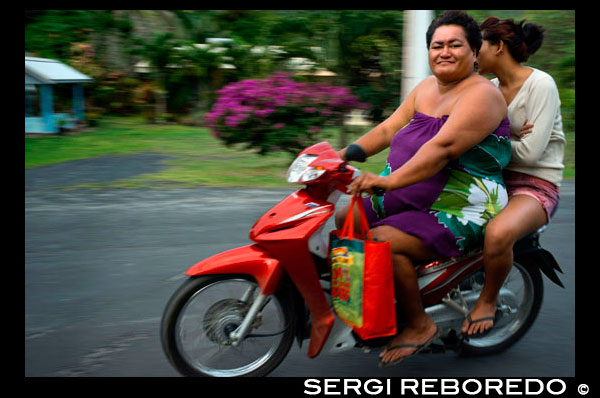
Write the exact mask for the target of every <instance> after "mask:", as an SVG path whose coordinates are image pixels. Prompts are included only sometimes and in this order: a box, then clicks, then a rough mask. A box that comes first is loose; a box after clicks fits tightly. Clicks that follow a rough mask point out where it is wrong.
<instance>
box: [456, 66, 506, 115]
mask: <svg viewBox="0 0 600 398" xmlns="http://www.w3.org/2000/svg"><path fill="white" fill-rule="evenodd" d="M469 80H470V81H469V82H468V84H466V85H465V87H464V89H463V92H462V95H461V96H460V97H461V102H462V103H463V104H464V105H467V106H471V105H477V107H479V108H483V109H485V108H487V107H489V109H490V110H491V111H495V112H497V113H499V114H501V115H502V116H503V117H504V116H505V115H506V113H507V106H506V101H505V100H504V97H503V96H502V93H501V92H500V90H499V89H498V87H496V86H495V85H494V83H492V82H491V81H489V80H488V79H486V78H485V77H483V76H480V75H476V76H472V77H471V78H470V79H469Z"/></svg>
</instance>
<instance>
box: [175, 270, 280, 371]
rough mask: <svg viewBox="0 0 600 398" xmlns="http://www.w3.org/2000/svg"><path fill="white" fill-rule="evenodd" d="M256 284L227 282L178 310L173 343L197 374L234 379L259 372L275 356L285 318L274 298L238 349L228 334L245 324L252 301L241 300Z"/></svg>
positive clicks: (202, 292) (203, 291)
mask: <svg viewBox="0 0 600 398" xmlns="http://www.w3.org/2000/svg"><path fill="white" fill-rule="evenodd" d="M253 288H256V284H255V283H253V282H250V281H248V280H245V279H226V280H221V281H216V282H214V283H211V284H208V285H206V286H204V287H203V288H202V289H200V290H198V291H197V292H196V293H194V295H192V296H191V297H190V298H189V300H188V301H187V302H186V304H185V305H184V307H183V308H182V310H181V312H180V313H179V316H178V317H177V322H176V324H175V342H176V345H177V349H178V351H179V352H180V353H181V356H182V357H183V358H184V360H185V361H186V362H187V364H188V365H189V366H191V367H192V368H194V369H195V370H196V371H199V372H201V373H204V374H206V375H209V376H216V377H235V376H243V375H246V374H249V373H251V372H253V371H255V370H257V369H259V368H260V367H261V366H263V365H264V364H265V363H266V362H267V361H268V360H269V359H270V358H271V357H273V355H274V354H275V352H276V351H277V348H278V347H279V345H280V343H281V340H282V339H283V331H284V329H285V316H284V313H283V310H282V307H281V304H280V303H279V301H278V300H277V298H276V297H275V296H271V299H270V300H269V301H268V302H267V304H266V305H265V306H264V308H263V309H262V310H261V311H260V313H259V314H258V315H257V317H256V320H255V321H254V322H253V324H252V326H251V330H250V332H249V335H248V336H247V337H246V338H245V339H244V340H243V341H241V342H240V343H239V345H237V346H233V345H232V344H231V340H230V339H229V333H231V332H232V331H233V330H235V329H236V328H237V327H238V326H239V325H240V324H241V322H242V320H243V319H244V316H245V314H246V311H247V310H248V308H249V306H250V305H251V303H252V301H253V299H254V297H251V298H250V299H249V300H248V301H249V302H244V301H242V300H241V298H242V297H244V295H245V293H246V292H248V291H250V290H258V289H253Z"/></svg>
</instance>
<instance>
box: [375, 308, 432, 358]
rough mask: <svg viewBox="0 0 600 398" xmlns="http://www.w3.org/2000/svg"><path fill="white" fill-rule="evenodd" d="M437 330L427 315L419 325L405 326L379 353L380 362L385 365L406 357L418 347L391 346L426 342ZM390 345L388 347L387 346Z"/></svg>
mask: <svg viewBox="0 0 600 398" xmlns="http://www.w3.org/2000/svg"><path fill="white" fill-rule="evenodd" d="M436 331H437V326H436V324H435V322H433V320H432V319H431V318H429V317H427V318H426V320H424V322H422V323H421V324H420V325H418V326H413V327H409V326H406V327H405V328H404V329H403V330H402V333H400V334H399V335H397V336H396V337H394V338H393V339H392V341H391V342H390V343H389V344H388V346H387V347H386V348H385V349H384V350H383V352H382V353H381V354H380V355H379V357H380V359H381V362H382V363H383V364H384V365H385V364H388V363H391V362H394V361H396V360H398V359H400V358H406V357H409V356H411V355H412V354H414V353H415V351H417V350H418V349H419V348H418V347H402V348H392V347H394V346H396V345H400V344H415V345H421V344H425V343H427V342H428V341H429V340H430V339H431V338H432V337H433V336H434V335H435V334H436ZM388 347H390V348H388Z"/></svg>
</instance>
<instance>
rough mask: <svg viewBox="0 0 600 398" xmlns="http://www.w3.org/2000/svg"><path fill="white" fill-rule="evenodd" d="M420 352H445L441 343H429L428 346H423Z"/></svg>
mask: <svg viewBox="0 0 600 398" xmlns="http://www.w3.org/2000/svg"><path fill="white" fill-rule="evenodd" d="M421 352H423V353H431V354H443V353H444V352H446V347H445V346H444V345H443V344H436V343H433V344H430V345H429V347H427V348H424V349H423V350H422V351H421Z"/></svg>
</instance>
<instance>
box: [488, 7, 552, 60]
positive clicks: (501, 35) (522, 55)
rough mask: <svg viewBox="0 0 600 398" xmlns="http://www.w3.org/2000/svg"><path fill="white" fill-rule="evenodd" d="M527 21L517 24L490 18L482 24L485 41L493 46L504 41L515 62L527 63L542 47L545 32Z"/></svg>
mask: <svg viewBox="0 0 600 398" xmlns="http://www.w3.org/2000/svg"><path fill="white" fill-rule="evenodd" d="M526 21H527V20H525V19H523V20H522V21H521V22H519V23H515V22H514V20H513V19H512V18H507V19H499V18H497V17H489V18H488V19H486V20H485V21H483V23H482V24H481V30H482V31H483V39H484V40H487V41H489V42H490V43H492V44H499V43H500V41H503V42H504V44H505V45H506V47H507V48H508V51H509V52H510V55H512V57H513V58H514V59H515V61H517V62H519V63H521V62H525V61H527V59H529V56H530V55H532V54H533V53H535V52H536V51H537V50H538V49H539V48H540V47H541V46H542V42H543V40H544V32H545V29H544V28H543V27H541V26H540V25H536V24H534V23H525V22H526Z"/></svg>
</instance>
